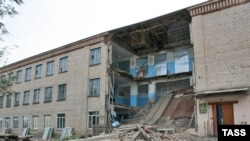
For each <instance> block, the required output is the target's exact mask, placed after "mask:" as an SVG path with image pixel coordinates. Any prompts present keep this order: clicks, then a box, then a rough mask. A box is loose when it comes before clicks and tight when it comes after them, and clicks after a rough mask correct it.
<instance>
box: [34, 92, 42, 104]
mask: <svg viewBox="0 0 250 141" xmlns="http://www.w3.org/2000/svg"><path fill="white" fill-rule="evenodd" d="M39 95H40V89H36V90H34V99H33V103H38V102H39Z"/></svg>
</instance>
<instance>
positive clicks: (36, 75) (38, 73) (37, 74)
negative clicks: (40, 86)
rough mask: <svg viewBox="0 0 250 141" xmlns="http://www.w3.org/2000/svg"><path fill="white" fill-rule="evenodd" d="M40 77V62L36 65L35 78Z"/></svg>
mask: <svg viewBox="0 0 250 141" xmlns="http://www.w3.org/2000/svg"><path fill="white" fill-rule="evenodd" d="M41 77H42V64H39V65H36V70H35V79H38V78H41Z"/></svg>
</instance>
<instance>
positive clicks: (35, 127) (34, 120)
mask: <svg viewBox="0 0 250 141" xmlns="http://www.w3.org/2000/svg"><path fill="white" fill-rule="evenodd" d="M32 126H33V127H32V128H33V129H38V116H33V124H32Z"/></svg>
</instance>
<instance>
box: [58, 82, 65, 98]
mask: <svg viewBox="0 0 250 141" xmlns="http://www.w3.org/2000/svg"><path fill="white" fill-rule="evenodd" d="M66 86H67V85H66V84H62V85H59V86H58V96H57V100H64V99H66Z"/></svg>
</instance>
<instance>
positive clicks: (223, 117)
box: [212, 103, 234, 136]
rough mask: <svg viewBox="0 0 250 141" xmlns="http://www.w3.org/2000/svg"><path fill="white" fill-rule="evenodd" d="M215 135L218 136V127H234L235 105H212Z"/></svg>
mask: <svg viewBox="0 0 250 141" xmlns="http://www.w3.org/2000/svg"><path fill="white" fill-rule="evenodd" d="M212 109H213V125H214V135H215V136H217V130H218V125H233V124H234V114H233V103H216V104H212Z"/></svg>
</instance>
